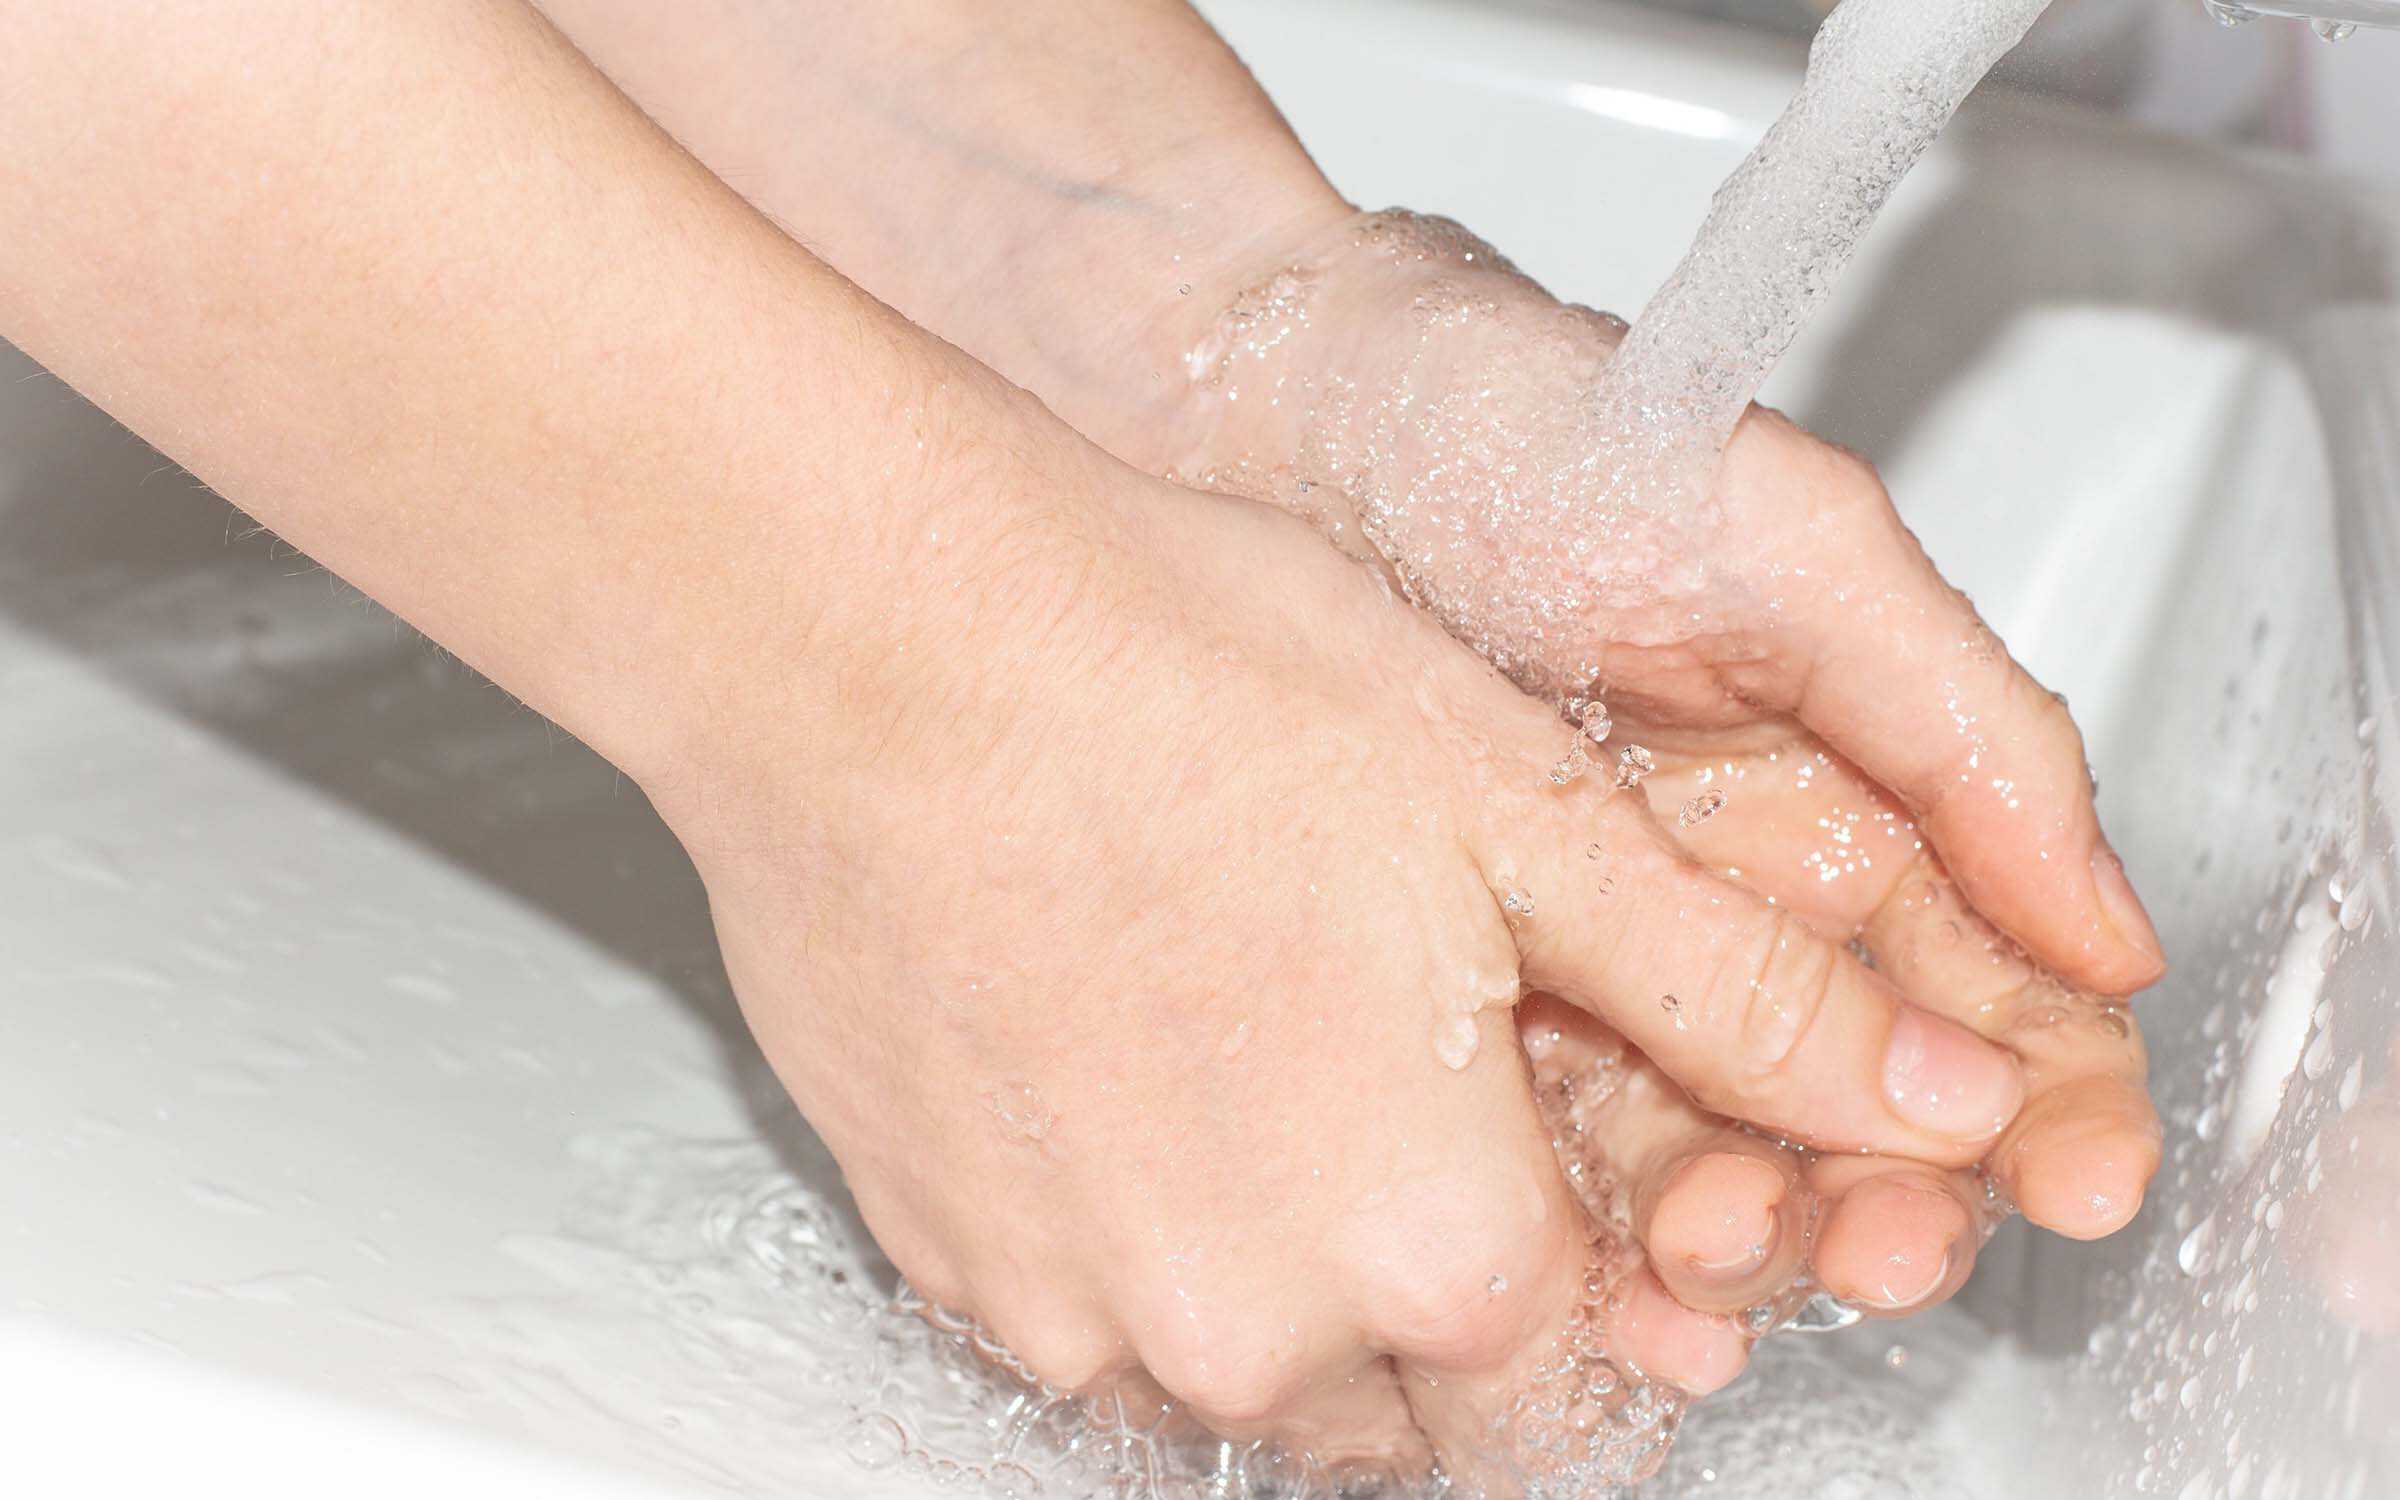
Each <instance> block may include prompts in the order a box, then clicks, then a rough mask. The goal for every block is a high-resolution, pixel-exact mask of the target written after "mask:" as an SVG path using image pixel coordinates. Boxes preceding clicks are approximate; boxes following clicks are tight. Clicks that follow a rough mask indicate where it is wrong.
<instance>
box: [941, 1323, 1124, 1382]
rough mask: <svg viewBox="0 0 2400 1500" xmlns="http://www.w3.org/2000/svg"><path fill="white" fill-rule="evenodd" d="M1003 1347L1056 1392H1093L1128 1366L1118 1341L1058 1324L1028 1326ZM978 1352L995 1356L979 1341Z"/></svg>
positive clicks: (1024, 1367)
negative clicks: (984, 1348)
mask: <svg viewBox="0 0 2400 1500" xmlns="http://www.w3.org/2000/svg"><path fill="white" fill-rule="evenodd" d="M994 1342H995V1343H996V1342H997V1341H994ZM1002 1347H1003V1348H1004V1349H1005V1351H1006V1353H1007V1355H1008V1356H1010V1357H1011V1358H1013V1360H1014V1362H1015V1363H1016V1364H1018V1365H1020V1366H1022V1367H1023V1369H1024V1372H1025V1373H1027V1374H1030V1375H1031V1376H1033V1378H1034V1379H1036V1380H1038V1381H1040V1382H1041V1383H1042V1384H1044V1385H1046V1386H1048V1387H1050V1388H1051V1389H1052V1390H1054V1391H1067V1392H1073V1393H1081V1392H1089V1391H1094V1390H1097V1389H1099V1388H1101V1387H1103V1386H1105V1385H1107V1384H1108V1383H1109V1381H1110V1380H1111V1379H1113V1378H1114V1377H1116V1376H1117V1375H1120V1374H1122V1373H1124V1371H1125V1370H1126V1368H1127V1367H1128V1362H1127V1360H1126V1358H1125V1353H1124V1350H1123V1348H1122V1346H1120V1345H1119V1344H1118V1343H1117V1342H1116V1340H1114V1339H1110V1338H1106V1337H1103V1336H1101V1335H1099V1334H1097V1333H1095V1332H1093V1331H1090V1330H1087V1329H1079V1328H1073V1327H1062V1326H1057V1325H1046V1326H1042V1327H1036V1328H1028V1329H1024V1330H1021V1331H1019V1332H1018V1333H1017V1335H1016V1336H1015V1337H1013V1338H1011V1339H1009V1340H1008V1341H1007V1342H1006V1344H1005V1345H1004V1346H1002ZM978 1352H982V1353H985V1354H986V1357H992V1356H991V1354H990V1352H989V1351H985V1350H983V1349H982V1348H981V1345H980V1344H979V1345H978ZM994 1362H995V1363H999V1364H1003V1365H1005V1364H1007V1363H1008V1362H1009V1361H1008V1359H1000V1358H995V1360H994Z"/></svg>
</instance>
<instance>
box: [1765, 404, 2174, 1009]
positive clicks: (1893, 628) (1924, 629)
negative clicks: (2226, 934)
mask: <svg viewBox="0 0 2400 1500" xmlns="http://www.w3.org/2000/svg"><path fill="white" fill-rule="evenodd" d="M1721 474H1722V478H1721V483H1722V484H1723V485H1725V486H1727V487H1729V488H1732V489H1737V490H1738V489H1740V488H1743V487H1750V488H1753V489H1756V490H1758V491H1759V492H1761V493H1762V494H1763V493H1770V492H1771V493H1773V494H1774V495H1776V496H1777V498H1778V500H1779V501H1780V502H1781V504H1782V505H1783V507H1784V508H1786V509H1788V508H1789V507H1790V504H1791V501H1792V494H1791V492H1792V490H1793V488H1794V486H1798V487H1800V490H1801V493H1802V494H1803V495H1804V497H1805V499H1806V502H1807V504H1808V507H1809V512H1810V514H1812V515H1813V516H1815V517H1816V518H1817V522H1816V524H1815V525H1814V526H1813V527H1812V528H1811V529H1810V531H1809V532H1808V533H1807V536H1808V539H1809V540H1808V544H1807V549H1806V550H1808V551H1809V553H1810V555H1808V556H1805V557H1801V558H1797V559H1794V560H1793V561H1794V563H1795V564H1796V565H1795V566H1793V567H1790V568H1788V569H1787V570H1786V575H1787V576H1786V581H1787V582H1788V585H1789V587H1788V589H1787V590H1786V592H1785V596H1784V598H1783V601H1782V603H1783V608H1782V613H1781V619H1782V620H1783V621H1784V622H1785V623H1786V630H1785V631H1784V632H1783V643H1784V645H1783V649H1782V652H1781V659H1779V660H1777V661H1775V662H1773V663H1771V664H1765V665H1761V666H1759V667H1757V668H1754V669H1750V670H1748V671H1746V672H1743V673H1740V674H1737V675H1739V676H1741V677H1743V678H1744V679H1745V680H1747V687H1748V689H1749V690H1752V691H1755V692H1757V693H1758V694H1759V695H1760V696H1761V697H1762V698H1765V699H1768V700H1779V706H1787V707H1789V708H1790V709H1791V711H1792V712H1794V713H1795V714H1796V715H1797V716H1798V717H1799V718H1800V720H1801V721H1802V722H1803V723H1805V724H1806V725H1808V727H1809V728H1810V729H1812V730H1814V731H1816V733H1818V734H1819V735H1821V736H1823V737H1824V739H1825V740H1826V741H1827V742H1828V743H1829V744H1831V745H1832V746H1833V747H1834V748H1835V749H1837V750H1839V751H1840V752H1841V753H1842V754H1843V755H1845V756H1847V757H1849V758H1850V759H1851V760H1852V761H1854V762H1856V763H1857V764H1858V766H1859V767H1860V768H1861V769H1863V770H1864V771H1865V772H1866V773H1867V774H1868V775H1869V776H1872V777H1873V778H1875V779H1876V780H1877V781H1879V782H1881V783H1882V784H1884V785H1885V786H1887V787H1890V788H1891V789H1892V790H1893V791H1894V792H1895V793H1897V794H1898V795H1899V796H1900V797H1901V798H1902V799H1903V800H1904V801H1905V802H1906V803H1907V804H1908V806H1909V808H1910V810H1911V811H1912V812H1914V813H1915V815H1916V816H1917V819H1918V821H1919V822H1920V823H1921V824H1922V825H1923V826H1924V828H1925V830H1926V832H1927V834H1928V836H1929V837H1930V838H1931V839H1932V841H1933V844H1934V846H1935V847H1936V848H1937V849H1938V850H1939V851H1940V852H1941V855H1942V858H1943V860H1944V862H1945V863H1946V864H1947V865H1948V866H1949V868H1950V870H1951V871H1952V873H1953V874H1955V875H1956V877H1957V878H1958V881H1959V883H1960V884H1961V885H1962V886H1964V887H1965V888H1966V891H1967V894H1968V896H1969V898H1970V899H1971V900H1972V901H1973V902H1974V904H1975V906H1976V908H1977V909H1978V910H1980V911H1982V912H1984V913H1985V914H1986V915H1987V916H1989V917H1990V918H1991V919H1992V920H1993V921H1994V922H1995V923H1997V924H1998V925H1999V926H2000V927H2001V928H2002V929H2003V930H2005V931H2007V932H2008V933H2010V934H2011V935H2012V936H2014V937H2016V938H2017V939H2018V940H2019V941H2020V942H2022V943H2024V944H2025V946H2026V947H2027V948H2029V949H2031V950H2032V951H2033V952H2034V954H2035V955H2036V956H2037V957H2038V958H2040V959H2041V960H2042V962H2043V963H2044V964H2046V965H2047V966H2048V967H2050V968H2051V969H2052V970H2054V971H2055V972H2057V973H2059V974H2061V975H2063V976H2065V977H2066V978H2068V979H2069V980H2071V981H2072V982H2074V983H2076V984H2079V985H2083V986H2086V987H2088V988H2092V989H2096V990H2100V991H2102V992H2105V993H2109V994H2130V993H2132V992H2133V991H2135V990H2138V989H2140V988H2142V987H2143V986H2144V985H2147V984H2149V983H2151V982H2152V981H2154V980H2156V979H2157V978H2158V977H2159V975H2160V974H2161V973H2163V972H2164V970H2165V967H2166V964H2165V959H2164V957H2163V956H2162V954H2161V952H2160V949H2159V944H2158V936H2157V933H2156V931H2155V929H2153V927H2152V926H2151V923H2150V919H2149V916H2148V914H2147V913H2145V912H2144V911H2143V909H2142V905H2141V902H2140V900H2139V899H2138V898H2137V897H2136V896H2135V895H2134V893H2133V887H2132V886H2131V885H2130V884H2129V883H2128V882H2127V880H2126V878H2125V873H2124V868H2123V866H2122V864H2121V863H2120V862H2119V861H2118V859H2117V856H2116V854H2115V853H2114V851H2112V850H2111V849H2110V848H2109V846H2108V843H2107V841H2106V840H2105V839H2104V838H2103V837H2102V836H2101V832H2100V822H2099V816H2098V814H2097V812H2096V810H2095V809H2094V807H2093V803H2092V785H2091V779H2090V772H2089V770H2088V769H2087V767H2086V764H2085V760H2084V752H2083V739H2082V736H2081V734H2080V733H2078V731H2077V730H2076V727H2075V722H2074V720H2073V719H2072V718H2071V717H2070V716H2069V715H2068V713H2067V710H2066V707H2065V705H2064V704H2063V703H2061V702H2060V701H2059V700H2058V699H2057V698H2056V697H2055V696H2053V695H2052V694H2051V693H2049V692H2048V691H2046V690H2045V689H2044V688H2043V687H2042V686H2041V684H2039V683H2037V682H2035V681H2034V680H2033V678H2032V677H2031V676H2030V675H2028V674H2027V673H2026V671H2025V670H2024V668H2022V667H2020V666H2019V665H2018V664H2017V663H2016V661H2015V660H2014V659H2013V658H2011V657H2010V656H2009V654H2008V652H2007V650H2006V649H2005V648H2004V647H2003V646H2002V645H2001V644H2000V641H1999V640H1998V638H1997V637H1995V636H1994V635H1993V634H1992V632H1991V631H1990V629H1988V628H1987V627H1986V626H1985V625H1984V623H1983V622H1982V620H1980V619H1979V618H1978V617H1977V616H1976V613H1975V610H1974V607H1973V606H1972V605H1971V604H1969V603H1968V601H1967V599H1966V597H1965V596H1964V595H1962V594H1960V593H1959V592H1958V591H1957V590H1956V589H1954V588H1952V587H1951V586H1950V585H1949V584H1948V583H1946V582H1945V581H1944V580H1943V579H1942V577H1941V575H1940V574H1939V573H1938V572H1936V571H1935V569H1934V566H1933V564H1932V562H1931V561H1930V560H1929V559H1928V558H1927V557H1926V556H1925V553H1924V550H1923V548H1921V547H1920V546H1918V544H1917V540H1916V538H1915V537H1914V536H1913V535H1911V534H1910V532H1909V531H1908V529H1907V527H1905V526H1903V525H1902V524H1901V523H1900V519H1899V516H1898V515H1897V513H1895V512H1894V511H1893V510H1892V507H1891V502H1890V500H1889V498H1888V496H1886V494H1885V493H1884V490H1883V486H1882V485H1881V483H1880V482H1879V481H1878V480H1877V479H1876V478H1875V475H1874V473H1873V471H1872V470H1871V469H1869V468H1868V467H1867V466H1866V465H1865V464H1864V463H1862V462H1860V461H1859V460H1857V459H1856V458H1854V457H1852V456H1851V455H1848V454H1846V453H1843V452H1841V451H1840V450H1838V449H1835V448H1832V447H1830V446H1828V445H1825V444H1822V443H1819V442H1817V441H1815V440H1814V439H1810V438H1807V437H1805V435H1803V434H1799V433H1798V432H1797V430H1796V429H1794V428H1791V427H1790V426H1789V425H1788V424H1785V423H1781V422H1780V421H1779V420H1777V419H1773V418H1771V417H1768V416H1765V415H1763V414H1762V415H1760V416H1757V417H1754V418H1753V419H1752V420H1750V421H1746V422H1745V423H1744V424H1743V427H1742V430H1741V431H1740V432H1739V433H1737V435H1736V436H1735V438H1734V441H1733V442H1732V444H1731V445H1729V446H1728V448H1727V450H1726V455H1725V463H1724V466H1723V469H1722V471H1721ZM1761 503H1765V502H1763V501H1762V502H1761ZM1868 578H1871V579H1877V580H1880V587H1879V588H1877V589H1875V590H1873V591H1862V590H1861V589H1860V588H1859V586H1858V580H1860V579H1868ZM1749 679H1754V680H1749Z"/></svg>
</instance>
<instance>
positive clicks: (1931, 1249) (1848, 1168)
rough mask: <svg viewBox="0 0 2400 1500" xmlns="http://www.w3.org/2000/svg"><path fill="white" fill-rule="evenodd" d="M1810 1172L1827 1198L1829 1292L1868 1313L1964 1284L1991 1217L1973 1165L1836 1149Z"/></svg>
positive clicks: (1820, 1256)
mask: <svg viewBox="0 0 2400 1500" xmlns="http://www.w3.org/2000/svg"><path fill="white" fill-rule="evenodd" d="M1808 1178H1809V1183H1810V1186H1811V1187H1813V1188H1814V1189H1815V1190H1816V1192H1817V1193H1818V1195H1819V1196H1820V1197H1821V1198H1822V1199H1823V1200H1824V1201H1825V1204H1826V1207H1825V1209H1824V1211H1823V1216H1822V1217H1821V1219H1820V1220H1819V1222H1818V1226H1817V1233H1816V1240H1815V1246H1814V1250H1813V1257H1814V1262H1815V1268H1816V1277H1817V1281H1818V1284H1820V1285H1821V1286H1823V1287H1824V1288H1825V1289H1826V1290H1827V1291H1829V1292H1831V1293H1833V1295H1835V1296H1836V1297H1839V1298H1840V1299H1841V1300H1842V1301H1844V1302H1846V1303H1849V1304H1850V1305H1851V1306H1853V1307H1856V1308H1859V1309H1861V1310H1862V1311H1864V1312H1866V1313H1867V1314H1868V1315H1869V1316H1872V1317H1897V1316H1900V1315H1902V1314H1905V1313H1913V1312H1922V1311H1924V1310H1925V1309H1926V1308H1928V1307H1931V1306H1933V1305H1934V1304H1936V1303H1938V1302H1941V1301H1944V1300H1946V1299H1947V1298H1949V1297H1950V1296H1951V1295H1953V1294H1954V1293H1956V1292H1957V1291H1958V1289H1959V1288H1960V1287H1962V1286H1965V1285H1966V1284H1967V1277H1968V1276H1969V1275H1971V1274H1973V1272H1974V1269H1975V1257H1976V1254H1977V1253H1978V1252H1979V1251H1980V1250H1981V1249H1982V1247H1983V1239H1984V1234H1985V1232H1986V1231H1987V1229H1988V1228H1989V1225H1990V1218H1989V1214H1988V1212H1987V1210H1986V1209H1985V1208H1984V1198H1983V1193H1982V1189H1981V1185H1980V1182H1979V1180H1978V1179H1977V1178H1976V1177H1975V1176H1974V1175H1973V1174H1972V1173H1967V1172H1937V1171H1935V1170H1934V1169H1932V1168H1930V1167H1926V1166H1923V1165H1921V1164H1918V1163H1915V1162H1893V1161H1887V1160H1884V1159H1882V1158H1878V1157H1860V1156H1829V1157H1825V1158H1822V1159H1820V1160H1818V1161H1816V1162H1814V1163H1812V1164H1811V1165H1810V1167H1809V1171H1808Z"/></svg>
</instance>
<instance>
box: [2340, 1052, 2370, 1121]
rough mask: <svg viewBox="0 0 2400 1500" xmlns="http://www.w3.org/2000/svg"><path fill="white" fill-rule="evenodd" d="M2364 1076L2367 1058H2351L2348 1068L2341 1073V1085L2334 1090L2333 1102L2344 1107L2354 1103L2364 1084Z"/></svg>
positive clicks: (2365, 1074) (2365, 1075) (2346, 1107)
mask: <svg viewBox="0 0 2400 1500" xmlns="http://www.w3.org/2000/svg"><path fill="white" fill-rule="evenodd" d="M2366 1077H2367V1060H2366V1059H2365V1058H2363V1057H2357V1058H2352V1059H2351V1060H2350V1070H2349V1071H2348V1072H2346V1073H2344V1074H2343V1075H2342V1082H2341V1086H2340V1087H2339V1088H2337V1089H2335V1090H2334V1095H2333V1102H2334V1103H2336V1104H2338V1105H2340V1106H2341V1107H2342V1108H2344V1109H2348V1108H2349V1107H2350V1106H2351V1105H2353V1104H2356V1103H2357V1102H2358V1091H2359V1089H2360V1088H2361V1087H2362V1086H2364V1084H2365V1082H2366Z"/></svg>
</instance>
